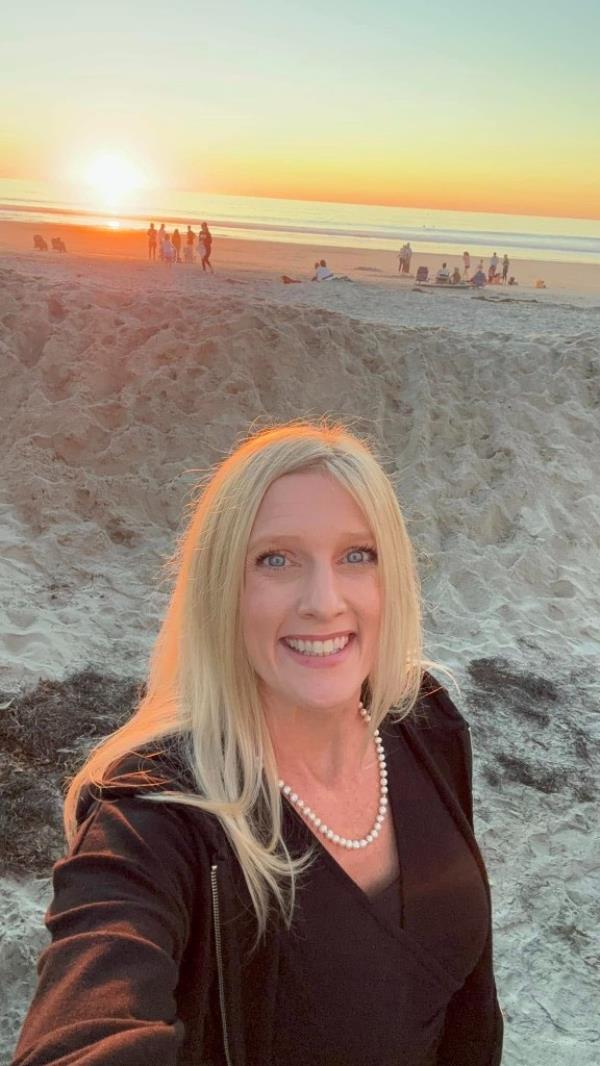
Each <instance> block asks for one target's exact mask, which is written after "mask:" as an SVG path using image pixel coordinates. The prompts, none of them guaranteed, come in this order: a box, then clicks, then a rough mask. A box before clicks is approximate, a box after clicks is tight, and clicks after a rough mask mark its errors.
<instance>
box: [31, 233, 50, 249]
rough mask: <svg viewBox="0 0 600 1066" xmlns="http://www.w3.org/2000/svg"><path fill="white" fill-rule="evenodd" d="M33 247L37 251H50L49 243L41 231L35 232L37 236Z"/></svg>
mask: <svg viewBox="0 0 600 1066" xmlns="http://www.w3.org/2000/svg"><path fill="white" fill-rule="evenodd" d="M33 247H34V248H35V250H36V252H47V251H48V245H47V244H46V241H45V240H44V238H43V237H42V235H41V233H36V234H35V236H34V238H33Z"/></svg>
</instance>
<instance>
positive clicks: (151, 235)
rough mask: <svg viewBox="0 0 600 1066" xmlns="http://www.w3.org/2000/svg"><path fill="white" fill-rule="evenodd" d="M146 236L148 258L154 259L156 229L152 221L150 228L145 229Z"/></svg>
mask: <svg viewBox="0 0 600 1066" xmlns="http://www.w3.org/2000/svg"><path fill="white" fill-rule="evenodd" d="M146 236H147V238H148V259H156V230H155V228H154V222H151V223H150V229H149V230H148V231H147V233H146Z"/></svg>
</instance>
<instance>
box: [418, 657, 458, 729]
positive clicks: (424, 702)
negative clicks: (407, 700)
mask: <svg viewBox="0 0 600 1066" xmlns="http://www.w3.org/2000/svg"><path fill="white" fill-rule="evenodd" d="M411 718H412V719H413V721H414V723H415V725H416V726H417V727H419V726H420V727H423V728H428V729H448V730H455V729H468V723H467V721H466V719H465V718H464V717H463V715H462V714H461V712H460V711H459V709H458V707H457V706H456V704H455V703H454V702H453V700H452V699H451V697H450V694H449V692H448V689H447V688H445V687H444V685H442V684H441V682H440V681H438V680H437V678H435V677H434V676H433V674H430V673H429V672H428V671H427V670H425V671H424V673H423V678H422V680H421V690H420V692H419V698H418V700H417V703H416V704H415V707H414V709H413V711H412V714H411Z"/></svg>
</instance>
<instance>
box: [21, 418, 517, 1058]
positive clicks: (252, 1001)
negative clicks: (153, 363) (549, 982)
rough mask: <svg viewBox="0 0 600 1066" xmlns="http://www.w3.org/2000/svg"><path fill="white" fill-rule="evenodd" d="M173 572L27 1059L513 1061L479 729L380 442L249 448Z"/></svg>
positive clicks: (349, 437)
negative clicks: (430, 623) (432, 670)
mask: <svg viewBox="0 0 600 1066" xmlns="http://www.w3.org/2000/svg"><path fill="white" fill-rule="evenodd" d="M176 562H177V569H176V573H177V576H176V582H175V588H174V590H173V594H172V597H171V601H170V604H169V607H168V610H167V614H166V617H165V619H164V622H163V625H162V628H161V631H160V634H159V636H158V640H157V644H156V647H155V651H154V654H153V658H152V663H151V670H150V676H149V679H148V685H147V691H146V694H145V695H144V697H143V698H142V699H141V701H140V704H139V707H138V709H137V711H136V712H135V714H134V715H133V717H132V718H131V719H130V721H128V722H127V723H125V725H123V726H122V727H121V728H120V729H118V730H117V731H116V732H115V733H114V734H113V735H112V736H110V737H108V738H107V739H106V740H104V741H102V742H101V743H100V744H99V745H98V747H97V748H96V750H95V751H94V752H93V753H92V755H91V757H90V758H89V759H88V761H87V762H86V764H85V765H84V766H83V768H82V769H81V770H80V772H79V773H78V774H77V776H76V777H75V778H74V780H73V781H72V782H71V785H70V788H69V793H68V797H67V801H66V805H65V825H66V828H67V833H68V837H69V840H70V842H71V844H70V852H69V854H68V855H67V856H66V858H65V859H63V860H61V861H60V862H59V863H58V864H57V866H56V868H55V873H54V889H55V894H54V899H53V901H52V904H51V906H50V908H49V911H48V915H47V924H48V928H49V929H50V931H51V933H52V937H53V940H52V944H51V945H50V946H49V948H47V950H46V951H45V953H44V955H43V956H42V958H41V960H40V964H39V974H40V981H39V985H38V992H37V995H36V998H35V1000H34V1003H33V1005H32V1007H31V1009H30V1012H29V1015H28V1016H27V1019H26V1021H25V1025H24V1028H23V1031H22V1034H21V1038H20V1042H19V1046H18V1049H17V1057H16V1059H15V1060H14V1064H13V1066H42V1064H47V1063H52V1062H55V1063H59V1062H66V1061H67V1060H68V1061H69V1062H72V1063H73V1064H74V1066H75V1064H76V1063H80V1064H81V1066H84V1064H86V1063H91V1062H92V1061H93V1062H94V1063H97V1064H98V1066H124V1064H125V1063H134V1062H136V1063H137V1062H150V1063H161V1066H200V1064H202V1063H204V1064H208V1063H211V1064H212V1066H242V1064H246V1066H250V1064H254V1063H257V1064H258V1063H261V1064H262V1063H272V1064H273V1066H304V1064H305V1063H307V1062H309V1063H311V1066H498V1063H499V1062H500V1055H501V1047H502V1020H501V1015H500V1012H499V1008H498V1004H497V999H496V990H495V984H494V974H493V966H492V940H491V904H490V895H489V886H488V881H487V876H486V871H485V866H484V864H483V860H482V858H481V855H480V853H479V849H478V847H477V843H476V840H475V837H474V835H473V823H472V809H471V784H470V782H471V750H470V742H469V733H468V729H467V727H466V724H465V722H464V720H463V719H462V717H461V715H460V714H459V712H458V711H457V709H456V708H455V707H454V705H453V704H452V702H451V700H450V698H449V696H448V694H447V692H446V691H445V689H443V688H442V687H441V686H440V685H439V684H438V683H437V682H436V681H435V679H434V678H433V677H432V676H431V675H430V674H429V673H428V671H427V667H429V666H431V665H434V664H431V663H429V662H428V661H427V660H425V659H424V658H423V656H422V635H421V612H420V597H419V585H418V579H417V574H416V567H415V561H414V556H413V551H412V547H411V544H410V540H409V537H408V535H407V531H406V527H405V524H404V520H403V517H402V514H401V511H400V507H399V505H398V501H397V499H396V496H395V493H394V489H393V487H392V484H391V482H390V481H389V479H388V477H387V475H386V474H385V471H384V470H383V468H382V467H381V465H380V464H379V462H378V461H377V459H376V457H375V455H374V453H373V451H372V450H371V449H370V447H369V446H368V444H367V443H366V442H364V441H362V440H360V439H359V438H357V437H356V436H354V435H353V434H352V433H351V432H350V431H349V430H348V429H346V427H344V426H342V425H329V424H327V423H326V422H325V421H323V423H321V424H314V423H310V422H296V423H287V424H284V425H282V426H276V427H273V428H271V429H267V430H264V431H262V432H258V433H256V434H254V435H253V436H250V437H248V438H247V439H246V440H244V441H242V443H241V444H240V445H239V446H238V447H237V448H235V449H234V450H233V451H232V453H231V454H230V455H229V456H228V457H227V458H226V459H225V460H224V461H223V462H222V463H221V464H219V466H218V467H217V468H216V469H215V470H214V471H212V472H210V473H209V474H208V476H207V478H206V481H205V482H204V484H203V485H202V490H201V493H200V495H199V498H198V502H197V505H196V508H195V510H194V513H193V514H192V517H191V519H190V521H189V524H188V528H187V530H186V532H185V534H184V536H183V538H182V540H181V543H180V547H179V550H178V553H177V556H176ZM273 563H274V564H275V565H271V564H273Z"/></svg>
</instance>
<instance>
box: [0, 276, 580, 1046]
mask: <svg viewBox="0 0 600 1066" xmlns="http://www.w3.org/2000/svg"><path fill="white" fill-rule="evenodd" d="M0 283H1V287H0V397H1V399H0V403H1V404H2V416H1V425H2V429H1V433H2V451H1V459H0V462H1V463H2V481H3V486H4V490H3V498H2V504H1V506H2V524H1V527H0V538H1V547H2V552H1V556H2V561H1V562H0V617H1V620H2V624H1V626H0V649H1V661H0V689H1V690H3V691H4V692H5V693H8V694H10V693H17V692H19V691H20V690H22V688H23V686H24V685H32V684H34V683H35V682H36V681H37V680H38V679H40V678H56V679H61V678H63V677H65V676H66V675H67V674H69V673H71V672H72V671H74V670H77V669H81V668H83V667H85V666H87V665H90V664H91V665H93V666H95V667H96V669H97V670H99V671H100V672H101V673H102V672H106V673H112V674H115V675H116V676H117V677H119V676H120V677H123V678H125V677H129V676H137V677H140V678H141V677H143V674H144V669H145V665H146V661H147V655H148V651H149V649H150V647H151V643H152V639H153V636H154V634H155V632H156V628H157V625H158V621H159V618H160V615H161V612H162V610H163V607H164V603H165V598H166V594H167V584H166V582H165V581H164V580H163V581H162V582H161V564H162V563H163V562H164V561H165V559H166V558H167V556H168V554H169V552H170V551H171V550H172V549H173V546H174V538H175V535H176V532H177V529H178V522H179V518H180V515H181V510H182V505H183V504H184V502H185V500H186V499H189V495H190V492H191V491H192V488H193V485H194V482H195V480H196V477H197V472H198V471H203V470H204V469H206V468H207V467H208V466H209V465H210V464H211V463H213V462H215V461H216V460H218V459H219V458H220V457H221V456H222V455H223V454H224V453H225V452H226V451H227V450H228V449H229V448H230V447H231V445H232V444H233V443H234V441H235V439H236V437H237V436H238V435H241V434H243V433H244V432H245V431H246V430H247V428H248V426H249V425H250V424H251V423H253V422H255V421H256V422H257V423H258V424H262V423H264V422H266V421H268V420H269V419H270V418H271V417H274V418H277V419H282V418H288V417H295V416H298V415H302V414H306V415H318V414H321V413H323V412H330V413H332V414H334V415H338V416H342V417H344V418H346V419H349V420H351V421H352V424H353V425H354V426H355V428H356V429H357V430H359V431H366V432H368V433H369V434H371V436H372V438H373V439H374V441H375V442H376V443H377V444H378V445H379V447H380V448H381V449H382V452H383V456H384V459H385V462H386V468H387V469H388V471H389V472H390V474H392V476H393V478H394V480H395V483H396V484H397V488H398V493H399V497H400V500H401V503H402V504H403V507H404V510H405V513H406V515H407V519H408V522H409V527H410V531H411V534H412V536H413V539H414V542H415V544H416V546H417V549H418V554H419V558H420V563H421V569H422V578H423V582H424V593H425V602H426V628H427V636H428V652H429V654H430V655H432V656H433V657H436V658H439V659H442V660H444V661H445V662H447V663H448V664H449V665H451V666H452V667H453V669H454V670H455V671H456V674H457V677H458V679H459V681H460V682H461V684H462V686H463V694H462V697H461V698H460V700H459V703H460V704H461V706H462V707H463V709H465V711H466V713H467V715H468V717H469V718H470V720H471V723H472V726H473V735H474V741H475V748H476V756H477V791H478V808H477V809H478V825H479V835H480V840H481V843H482V846H483V848H484V851H485V853H486V856H487V858H488V861H489V866H490V871H491V875H492V878H493V880H494V883H495V907H496V927H497V959H498V976H499V983H500V992H501V999H502V1002H503V1005H504V1006H505V1008H506V1010H507V1014H508V1018H509V1025H508V1027H507V1036H506V1047H507V1052H506V1057H505V1062H506V1063H509V1064H511V1066H513V1064H514V1066H517V1064H519V1066H520V1064H523V1066H525V1064H527V1066H532V1064H533V1066H536V1064H537V1063H540V1064H541V1063H542V1062H543V1063H544V1066H559V1064H560V1066H564V1064H570V1063H573V1064H575V1063H577V1066H592V1063H595V1062H597V1051H598V1046H599V1045H598V1040H599V1039H600V1032H599V1030H598V1027H597V1024H596V1021H595V1017H594V1015H593V1013H591V1009H592V1008H591V1004H592V998H593V990H594V981H595V982H596V991H597V982H598V978H597V972H596V974H595V975H594V971H593V969H592V965H593V959H594V951H596V954H597V945H596V947H594V941H593V935H594V927H595V926H596V928H597V921H596V922H595V908H597V904H596V902H595V897H594V894H593V891H592V883H591V879H592V874H593V870H594V862H595V859H594V840H593V833H592V826H593V824H594V823H593V820H592V804H591V800H592V798H593V795H594V784H593V774H594V761H595V760H596V763H595V764H596V766H597V727H596V725H595V722H596V721H597V718H596V717H595V712H596V708H597V703H598V692H599V689H600V685H599V683H598V680H597V666H598V661H597V650H598V646H599V637H600V625H599V622H598V584H599V582H598V568H597V557H598V547H599V544H598V539H599V536H598V530H599V529H600V498H599V495H598V480H597V478H596V479H595V480H594V479H593V476H592V472H593V469H594V464H595V462H597V452H598V429H597V425H598V406H599V403H600V388H599V377H598V369H599V368H598V361H599V360H598V352H599V326H600V299H595V298H593V297H590V296H587V297H586V296H578V295H573V294H569V295H565V294H560V293H559V294H557V293H555V292H552V293H550V292H543V293H539V294H538V293H535V294H534V293H533V292H531V291H529V292H525V291H523V292H520V293H519V294H518V299H516V300H513V299H511V300H507V299H506V294H498V295H496V294H491V293H490V294H485V298H484V299H478V298H477V297H475V296H472V295H471V294H470V293H469V294H466V295H464V296H462V295H457V294H439V293H438V294H435V295H432V294H424V295H422V294H419V293H413V292H412V291H411V290H410V289H408V290H407V289H403V290H400V291H398V290H397V289H394V288H391V287H386V286H381V285H379V286H372V285H366V284H360V285H359V284H357V283H356V282H352V283H336V284H327V285H321V286H315V285H313V286H289V287H286V286H282V285H281V284H280V283H279V282H278V281H277V280H274V279H273V276H271V277H268V276H265V275H263V274H258V275H254V274H252V273H251V272H250V271H248V270H247V269H244V270H239V269H238V270H237V271H235V270H234V271H228V272H227V273H226V274H225V275H224V274H221V275H216V276H215V277H213V278H205V277H201V276H200V275H199V274H198V273H197V272H193V271H188V272H185V271H184V270H180V271H179V272H178V271H172V272H170V273H169V272H166V271H164V270H161V269H160V268H159V269H158V270H157V269H152V268H150V267H148V266H147V265H146V264H144V263H128V262H120V263H118V262H114V261H106V262H100V261H98V262H94V263H91V262H89V261H87V262H86V261H84V260H78V259H69V260H61V261H58V260H55V261H52V260H46V261H43V262H42V261H40V260H36V259H35V258H34V257H33V256H27V257H22V258H19V259H18V260H17V261H16V262H15V261H14V260H13V259H10V260H7V259H4V260H3V261H0ZM596 850H597V849H596ZM6 885H7V891H6V892H5V893H4V895H3V897H2V900H1V902H0V929H2V930H3V932H4V936H5V938H6V946H5V949H4V953H3V955H2V957H1V961H0V976H1V977H2V979H3V980H4V979H7V980H9V982H10V983H11V986H13V991H12V993H11V995H12V999H11V1002H10V1004H9V1014H8V1017H7V1023H6V1026H5V1037H4V1039H5V1048H9V1047H10V1046H11V1041H13V1040H14V1029H15V1026H16V1024H17V1017H18V1016H19V1014H20V1012H22V1010H24V1009H25V1005H26V1001H27V996H28V994H29V993H28V989H30V988H31V987H32V982H33V977H34V974H33V972H32V967H31V958H32V952H34V951H35V949H36V948H37V946H38V945H39V943H40V942H41V941H40V931H39V913H40V909H41V908H42V907H43V906H44V905H45V901H46V900H47V895H46V893H45V883H44V882H42V883H39V882H34V881H32V880H31V879H29V880H26V881H24V882H16V881H14V879H12V880H9V881H7V882H6ZM0 1054H1V1052H0ZM3 1061H5V1060H3Z"/></svg>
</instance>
